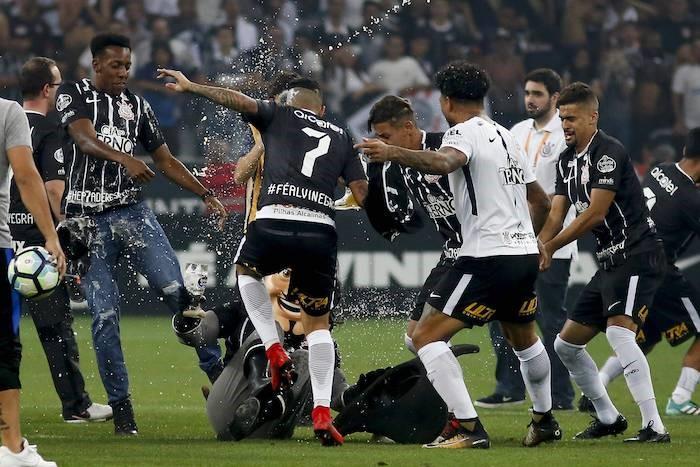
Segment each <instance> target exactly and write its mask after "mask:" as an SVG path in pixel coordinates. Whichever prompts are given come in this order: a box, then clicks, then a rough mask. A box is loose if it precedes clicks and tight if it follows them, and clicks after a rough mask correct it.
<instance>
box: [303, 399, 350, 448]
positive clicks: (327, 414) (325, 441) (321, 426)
mask: <svg viewBox="0 0 700 467" xmlns="http://www.w3.org/2000/svg"><path fill="white" fill-rule="evenodd" d="M311 419H312V420H313V422H314V433H316V437H317V438H318V439H319V440H320V441H321V446H340V445H341V444H343V442H344V441H345V439H344V438H343V435H341V434H340V433H339V432H338V430H336V428H335V427H334V426H333V419H332V418H331V409H330V408H328V407H322V406H318V407H314V409H313V410H312V411H311Z"/></svg>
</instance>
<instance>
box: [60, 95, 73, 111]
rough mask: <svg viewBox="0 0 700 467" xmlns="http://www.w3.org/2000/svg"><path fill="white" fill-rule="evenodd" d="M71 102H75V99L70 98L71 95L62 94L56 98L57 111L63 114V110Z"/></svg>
mask: <svg viewBox="0 0 700 467" xmlns="http://www.w3.org/2000/svg"><path fill="white" fill-rule="evenodd" d="M71 102H73V98H72V97H70V94H60V95H59V96H58V97H57V98H56V110H58V111H59V112H63V110H64V109H65V108H66V107H68V106H69V105H70V103H71Z"/></svg>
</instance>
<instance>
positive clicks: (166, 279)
mask: <svg viewBox="0 0 700 467" xmlns="http://www.w3.org/2000/svg"><path fill="white" fill-rule="evenodd" d="M90 49H91V51H92V56H93V61H92V66H93V70H94V72H95V79H94V81H91V80H89V79H83V80H81V81H79V82H77V83H65V84H63V85H62V86H61V87H60V88H59V89H58V97H57V98H56V110H58V112H59V114H60V117H61V123H62V125H63V126H64V127H65V128H66V129H67V132H66V133H67V136H66V138H65V142H64V154H65V156H66V164H65V166H66V170H67V173H66V183H67V185H68V190H67V193H66V198H65V213H66V216H67V217H89V218H91V219H92V220H93V221H94V223H95V225H96V233H95V239H94V241H93V242H92V243H91V245H90V248H91V250H90V267H89V268H88V270H87V273H86V274H85V276H84V277H83V278H82V279H83V280H82V284H83V288H84V291H85V296H86V297H87V302H88V307H89V308H90V312H91V313H92V317H93V326H92V336H93V342H94V345H95V352H96V354H97V365H98V368H99V370H100V376H101V378H102V383H103V384H104V386H105V389H106V390H107V395H108V399H109V404H110V405H111V406H112V408H113V410H114V427H115V433H116V434H123V435H134V434H137V432H138V430H137V426H136V421H135V419H134V413H133V408H132V404H131V399H130V394H129V377H128V374H127V369H126V364H125V362H124V355H123V352H122V348H121V341H120V338H119V289H118V287H117V282H116V277H115V275H116V272H117V271H116V265H117V262H118V261H119V260H120V258H122V257H125V259H126V261H127V264H128V265H129V267H133V268H134V269H135V270H136V271H138V272H140V273H141V274H142V275H143V276H144V277H145V278H146V279H147V280H148V283H149V285H150V286H151V287H152V288H153V289H155V290H156V291H157V292H158V293H159V294H160V295H161V296H162V297H163V299H164V302H165V303H166V304H167V306H168V308H169V309H170V310H171V311H172V312H173V313H177V312H179V311H181V310H183V309H185V308H186V307H187V305H188V304H189V300H190V297H189V294H188V293H187V291H186V290H185V288H184V286H183V281H182V273H181V271H180V266H179V264H178V262H177V258H176V256H175V252H174V251H173V249H172V247H171V246H170V243H169V242H168V239H167V238H166V236H165V233H164V232H163V229H162V227H161V226H160V224H159V223H158V221H157V219H156V217H155V215H154V214H153V212H152V211H151V210H150V209H149V208H148V206H146V204H145V202H144V201H143V196H142V193H141V185H142V184H144V183H147V182H149V181H150V180H151V179H152V178H153V177H154V176H155V174H154V173H153V171H151V169H150V168H149V167H148V166H147V165H146V164H145V163H144V162H142V161H141V160H139V159H137V158H136V157H134V156H133V151H134V148H135V146H136V144H137V143H140V144H141V145H142V146H143V147H144V149H145V150H146V151H148V152H149V153H150V154H151V157H152V158H153V160H154V162H155V164H156V167H157V168H158V169H159V170H160V171H161V172H163V174H165V176H166V177H168V178H169V179H170V180H171V181H173V182H174V183H177V184H178V185H180V186H181V187H183V188H185V189H186V190H189V191H191V192H193V193H195V194H197V195H199V196H200V197H201V198H202V200H203V201H204V203H205V204H206V205H207V207H208V208H209V210H210V211H212V212H214V213H217V214H218V215H219V216H220V222H222V223H223V220H224V218H225V215H226V211H225V209H224V207H223V206H222V205H221V203H220V202H219V200H218V199H216V197H215V196H214V194H213V193H212V192H211V191H210V190H207V189H206V188H204V187H203V186H202V184H201V183H199V181H197V179H196V178H195V177H194V176H193V175H192V174H191V173H190V172H189V170H187V168H185V166H184V165H182V163H181V162H180V161H178V160H177V159H175V157H173V155H172V154H171V152H170V150H169V149H168V145H167V144H166V142H165V141H164V139H163V135H162V133H161V132H160V129H159V127H158V121H157V120H156V117H155V115H154V114H153V110H152V109H151V107H150V105H149V104H148V102H146V101H145V100H144V99H143V98H141V97H139V96H137V95H135V94H133V93H131V92H130V91H129V90H128V89H127V87H126V86H127V80H128V78H129V68H130V66H131V45H130V43H129V39H128V38H126V37H124V36H120V35H112V34H99V35H97V36H95V37H94V38H93V39H92V41H91V43H90ZM197 351H198V354H199V357H200V367H201V368H202V369H203V370H204V371H205V372H206V373H207V376H209V378H210V379H211V380H214V379H216V376H218V374H219V373H220V372H221V369H222V368H223V365H222V363H221V361H220V358H219V357H220V350H219V349H218V347H216V348H204V349H197Z"/></svg>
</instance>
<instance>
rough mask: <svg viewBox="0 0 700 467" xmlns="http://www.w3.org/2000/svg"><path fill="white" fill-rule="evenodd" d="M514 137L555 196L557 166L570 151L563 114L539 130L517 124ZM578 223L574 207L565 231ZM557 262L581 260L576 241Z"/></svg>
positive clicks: (524, 123) (557, 256) (530, 122)
mask: <svg viewBox="0 0 700 467" xmlns="http://www.w3.org/2000/svg"><path fill="white" fill-rule="evenodd" d="M510 131H511V133H513V136H514V137H515V140H516V141H517V142H518V144H520V147H522V148H523V151H524V152H525V157H526V158H527V161H528V162H529V163H530V167H531V168H532V170H533V172H534V173H535V177H536V178H537V183H539V184H540V186H542V189H543V190H544V191H545V193H547V194H548V195H553V194H554V192H555V190H556V181H557V162H559V155H560V154H561V153H562V152H564V150H565V149H566V141H565V140H564V129H563V128H562V126H561V118H559V110H557V111H556V112H555V113H554V116H553V117H552V119H551V120H550V121H549V122H548V123H547V124H546V125H545V126H543V127H542V128H540V129H537V128H535V120H534V119H532V118H528V119H527V120H523V121H522V122H520V123H516V124H515V126H513V128H511V130H510ZM574 219H576V209H575V208H574V207H573V206H571V208H570V209H569V212H568V213H567V214H566V218H565V219H564V228H566V227H568V226H569V224H571V223H572V222H573V220H574ZM553 258H555V259H574V260H576V259H578V248H577V247H576V241H573V242H571V243H569V244H568V245H566V246H564V247H562V248H560V249H559V250H557V251H556V252H555V253H554V255H553Z"/></svg>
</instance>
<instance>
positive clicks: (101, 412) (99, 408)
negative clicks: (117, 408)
mask: <svg viewBox="0 0 700 467" xmlns="http://www.w3.org/2000/svg"><path fill="white" fill-rule="evenodd" d="M112 416H113V413H112V407H110V406H109V405H104V404H95V403H94V402H93V404H92V405H90V407H88V408H87V409H85V412H83V413H81V414H78V415H73V417H72V418H70V419H64V421H65V422H66V423H87V422H105V421H107V420H111V419H112Z"/></svg>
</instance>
